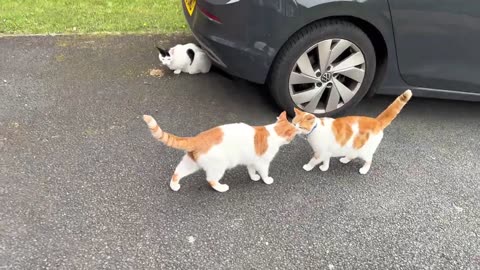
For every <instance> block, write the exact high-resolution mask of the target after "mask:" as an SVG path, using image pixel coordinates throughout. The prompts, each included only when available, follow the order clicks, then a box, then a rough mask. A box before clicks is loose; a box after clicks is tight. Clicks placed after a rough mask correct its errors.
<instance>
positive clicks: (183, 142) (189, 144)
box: [143, 115, 194, 151]
mask: <svg viewBox="0 0 480 270" xmlns="http://www.w3.org/2000/svg"><path fill="white" fill-rule="evenodd" d="M143 121H145V123H147V125H148V128H149V129H150V132H152V136H153V137H154V138H155V139H157V140H159V141H161V142H162V143H164V144H165V145H166V146H169V147H172V148H175V149H180V150H185V151H193V150H194V145H193V140H192V139H191V138H183V137H177V136H175V135H173V134H170V133H167V132H164V131H163V130H162V129H161V128H160V126H159V125H158V124H157V121H155V119H153V117H151V116H150V115H144V116H143Z"/></svg>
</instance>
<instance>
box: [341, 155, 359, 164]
mask: <svg viewBox="0 0 480 270" xmlns="http://www.w3.org/2000/svg"><path fill="white" fill-rule="evenodd" d="M355 158H356V157H353V156H345V157H342V158H340V162H341V163H343V164H347V163H349V162H350V161H352V160H354V159H355Z"/></svg>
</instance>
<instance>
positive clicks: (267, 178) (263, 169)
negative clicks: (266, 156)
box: [255, 162, 273, 185]
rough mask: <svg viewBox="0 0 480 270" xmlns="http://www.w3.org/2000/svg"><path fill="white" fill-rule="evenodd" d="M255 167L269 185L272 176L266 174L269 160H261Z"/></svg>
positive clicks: (271, 181)
mask: <svg viewBox="0 0 480 270" xmlns="http://www.w3.org/2000/svg"><path fill="white" fill-rule="evenodd" d="M255 167H256V169H257V171H258V173H259V174H260V176H261V177H262V180H263V182H264V183H265V184H267V185H270V184H271V183H273V178H272V177H270V176H268V170H269V168H270V162H262V163H260V164H256V165H255Z"/></svg>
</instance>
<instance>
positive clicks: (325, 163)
mask: <svg viewBox="0 0 480 270" xmlns="http://www.w3.org/2000/svg"><path fill="white" fill-rule="evenodd" d="M322 162H323V164H322V165H320V167H319V168H320V170H321V171H322V172H326V171H328V168H330V156H325V157H324V158H322Z"/></svg>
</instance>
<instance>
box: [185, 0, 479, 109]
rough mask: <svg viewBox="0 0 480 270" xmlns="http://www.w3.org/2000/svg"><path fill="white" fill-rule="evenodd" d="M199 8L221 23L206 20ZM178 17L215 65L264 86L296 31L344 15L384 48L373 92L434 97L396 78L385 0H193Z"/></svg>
mask: <svg viewBox="0 0 480 270" xmlns="http://www.w3.org/2000/svg"><path fill="white" fill-rule="evenodd" d="M389 1H391V0H389ZM411 1H413V0H411ZM442 1H443V0H442ZM472 1H474V0H472ZM182 2H183V1H182ZM202 9H203V10H206V11H207V12H208V13H211V14H213V15H215V16H216V17H218V18H219V20H220V21H221V23H218V22H214V21H212V20H210V19H209V18H208V16H206V15H205V13H204V12H202ZM184 13H185V17H186V19H187V22H188V24H189V26H190V28H191V29H192V32H193V34H194V36H195V38H196V39H197V40H198V42H199V43H200V45H201V46H202V47H204V48H205V50H206V51H207V53H208V54H209V56H210V57H211V58H212V60H213V61H214V62H215V63H216V65H217V66H219V67H221V68H223V69H224V70H226V71H227V72H228V73H230V74H232V75H234V76H238V77H241V78H244V79H247V80H249V81H252V82H255V83H262V84H263V83H265V82H266V80H267V78H268V73H269V71H270V67H271V66H272V63H273V61H274V60H275V57H276V56H277V54H278V52H279V51H280V49H281V48H282V46H283V45H284V44H285V43H286V42H287V41H288V39H289V38H290V37H291V36H292V35H294V34H295V33H296V32H297V31H299V30H300V29H302V28H303V27H305V26H306V25H308V24H310V23H313V22H315V21H318V20H321V19H326V18H334V17H350V18H355V19H359V20H362V21H364V22H367V23H368V24H370V25H372V26H374V27H375V28H376V29H377V30H378V31H379V32H380V33H381V35H382V36H383V39H384V42H385V44H386V46H387V55H388V59H387V60H388V61H387V63H388V65H387V68H386V71H385V80H383V84H382V86H381V87H379V88H378V89H375V91H376V93H380V94H392V95H396V94H400V93H402V92H403V91H404V90H405V89H406V88H411V89H412V90H413V91H414V94H415V95H416V96H425V97H434V96H435V92H436V91H437V89H429V88H427V87H428V86H427V87H425V86H424V87H422V86H421V85H419V86H417V87H415V86H412V85H408V84H407V83H406V82H405V81H404V79H403V78H402V76H401V75H400V71H399V63H398V62H397V48H396V43H395V37H394V34H393V33H394V31H393V25H392V17H391V12H390V6H389V2H388V1H387V0H362V1H359V0H297V1H295V0H269V1H264V0H197V7H196V8H195V10H194V12H193V14H192V16H190V15H188V13H187V11H186V10H185V8H184ZM438 97H439V98H452V99H463V100H480V93H478V94H477V93H467V94H465V93H464V92H461V91H452V90H447V89H445V90H441V91H439V94H438Z"/></svg>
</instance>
